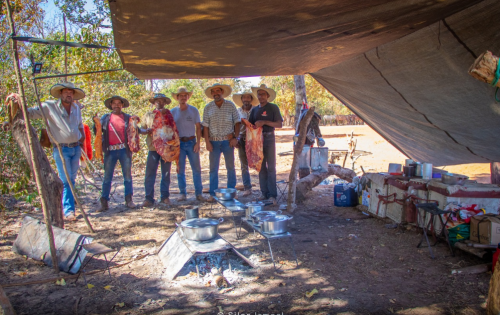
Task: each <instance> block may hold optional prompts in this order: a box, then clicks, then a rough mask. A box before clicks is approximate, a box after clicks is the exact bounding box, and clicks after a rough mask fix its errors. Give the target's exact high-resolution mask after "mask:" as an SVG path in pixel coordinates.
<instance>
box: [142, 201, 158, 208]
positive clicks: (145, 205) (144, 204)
mask: <svg viewBox="0 0 500 315" xmlns="http://www.w3.org/2000/svg"><path fill="white" fill-rule="evenodd" d="M154 205H155V203H154V202H151V201H149V200H147V199H146V200H144V202H143V203H142V206H141V207H143V208H151V207H153V206H154Z"/></svg>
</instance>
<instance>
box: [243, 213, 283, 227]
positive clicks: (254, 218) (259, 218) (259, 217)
mask: <svg viewBox="0 0 500 315" xmlns="http://www.w3.org/2000/svg"><path fill="white" fill-rule="evenodd" d="M280 213H281V210H278V211H259V212H255V213H254V214H252V215H251V216H250V219H251V220H252V222H253V224H255V225H259V224H260V222H261V221H262V219H264V218H267V217H274V216H276V215H278V214H280Z"/></svg>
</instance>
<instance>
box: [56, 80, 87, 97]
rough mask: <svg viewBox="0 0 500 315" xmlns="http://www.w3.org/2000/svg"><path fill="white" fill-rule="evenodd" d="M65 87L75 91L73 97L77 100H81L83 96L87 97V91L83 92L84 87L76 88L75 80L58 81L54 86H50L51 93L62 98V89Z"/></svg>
mask: <svg viewBox="0 0 500 315" xmlns="http://www.w3.org/2000/svg"><path fill="white" fill-rule="evenodd" d="M64 89H71V90H73V91H75V94H74V96H73V99H74V100H75V101H76V100H81V99H82V98H84V97H85V92H83V90H82V89H79V88H76V87H75V85H74V84H73V82H61V83H57V84H55V85H54V86H52V87H51V88H50V95H52V96H53V97H55V98H60V97H61V91H62V90H64Z"/></svg>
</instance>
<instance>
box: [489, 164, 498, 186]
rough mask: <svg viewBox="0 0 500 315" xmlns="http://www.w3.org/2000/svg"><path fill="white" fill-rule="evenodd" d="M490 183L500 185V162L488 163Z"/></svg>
mask: <svg viewBox="0 0 500 315" xmlns="http://www.w3.org/2000/svg"><path fill="white" fill-rule="evenodd" d="M490 172H491V183H492V184H497V185H498V184H500V162H493V163H490Z"/></svg>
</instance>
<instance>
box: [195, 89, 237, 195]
mask: <svg viewBox="0 0 500 315" xmlns="http://www.w3.org/2000/svg"><path fill="white" fill-rule="evenodd" d="M231 91H232V89H231V87H230V86H229V85H226V84H217V83H216V84H214V85H212V86H210V87H208V88H207V89H205V95H206V96H207V97H208V98H211V99H213V101H211V102H210V103H208V104H207V105H206V106H205V109H204V110H203V123H202V124H203V127H204V129H203V133H204V134H203V136H204V137H205V145H206V146H207V151H209V152H210V155H209V158H210V190H209V192H210V198H209V199H208V201H209V202H214V201H215V199H214V196H215V190H216V189H217V188H219V163H220V156H221V154H223V155H224V160H225V162H226V170H227V188H235V187H236V171H235V170H234V148H235V147H236V146H237V145H238V140H237V139H236V138H237V136H238V135H239V134H240V124H241V119H240V115H239V114H238V111H237V110H236V106H235V105H234V103H233V102H231V101H228V100H226V99H224V98H226V97H228V96H229V95H230V94H231Z"/></svg>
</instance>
